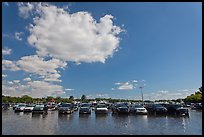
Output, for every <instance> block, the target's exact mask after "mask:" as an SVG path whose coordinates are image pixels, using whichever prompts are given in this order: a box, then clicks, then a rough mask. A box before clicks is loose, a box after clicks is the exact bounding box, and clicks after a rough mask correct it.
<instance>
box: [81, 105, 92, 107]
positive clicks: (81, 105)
mask: <svg viewBox="0 0 204 137" xmlns="http://www.w3.org/2000/svg"><path fill="white" fill-rule="evenodd" d="M81 107H90V104H81Z"/></svg>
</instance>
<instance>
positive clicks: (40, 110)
mask: <svg viewBox="0 0 204 137" xmlns="http://www.w3.org/2000/svg"><path fill="white" fill-rule="evenodd" d="M47 110H48V107H47V106H46V105H45V104H37V105H35V107H34V108H33V111H32V114H47Z"/></svg>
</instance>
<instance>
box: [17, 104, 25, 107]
mask: <svg viewBox="0 0 204 137" xmlns="http://www.w3.org/2000/svg"><path fill="white" fill-rule="evenodd" d="M25 106H26V105H25V104H19V105H18V107H25Z"/></svg>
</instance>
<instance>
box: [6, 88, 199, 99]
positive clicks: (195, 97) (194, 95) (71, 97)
mask: <svg viewBox="0 0 204 137" xmlns="http://www.w3.org/2000/svg"><path fill="white" fill-rule="evenodd" d="M102 100H104V101H107V102H110V103H115V102H142V100H131V99H112V98H95V99H87V97H86V95H82V96H81V98H79V99H78V98H77V99H75V98H74V96H70V97H69V98H62V97H52V96H47V97H43V98H32V97H30V96H28V95H23V96H22V97H11V96H4V95H2V102H4V103H47V102H51V101H55V102H56V103H60V102H67V103H73V102H74V101H80V102H84V103H85V102H90V101H102ZM181 101H183V102H185V103H201V102H202V87H200V88H199V90H198V91H197V92H195V94H191V95H190V96H187V97H186V98H184V99H172V100H155V102H179V103H180V102H181ZM144 102H146V103H149V102H151V101H150V100H145V101H144Z"/></svg>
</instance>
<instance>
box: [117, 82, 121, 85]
mask: <svg viewBox="0 0 204 137" xmlns="http://www.w3.org/2000/svg"><path fill="white" fill-rule="evenodd" d="M121 84H123V83H121V82H116V83H115V85H121Z"/></svg>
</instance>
